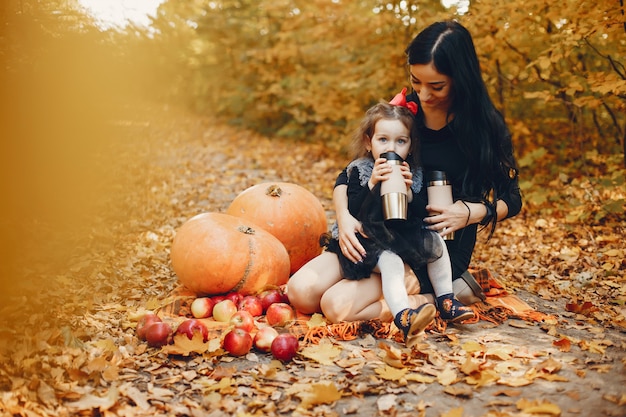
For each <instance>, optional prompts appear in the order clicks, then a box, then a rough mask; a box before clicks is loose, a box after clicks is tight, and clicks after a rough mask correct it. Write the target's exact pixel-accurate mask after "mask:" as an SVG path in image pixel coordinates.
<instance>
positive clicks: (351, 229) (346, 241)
mask: <svg viewBox="0 0 626 417" xmlns="http://www.w3.org/2000/svg"><path fill="white" fill-rule="evenodd" d="M337 226H338V227H339V247H340V248H341V252H342V253H343V254H344V256H345V257H346V258H348V259H350V260H351V261H352V262H354V263H357V262H361V261H362V260H363V257H364V256H365V249H364V248H363V246H362V245H361V243H360V242H359V239H357V237H356V234H357V233H360V234H361V236H363V237H367V236H366V235H365V233H363V225H362V224H361V222H360V221H358V220H357V219H355V218H354V217H353V216H352V215H351V214H350V212H348V211H347V210H346V211H344V212H342V213H341V214H339V213H338V214H337Z"/></svg>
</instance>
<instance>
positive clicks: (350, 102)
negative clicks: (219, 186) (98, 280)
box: [0, 0, 626, 304]
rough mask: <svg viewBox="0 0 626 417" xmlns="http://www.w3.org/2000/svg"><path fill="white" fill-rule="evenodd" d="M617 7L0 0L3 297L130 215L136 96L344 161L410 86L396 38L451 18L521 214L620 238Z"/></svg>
mask: <svg viewBox="0 0 626 417" xmlns="http://www.w3.org/2000/svg"><path fill="white" fill-rule="evenodd" d="M624 13H625V6H624V4H623V1H621V0H603V1H600V2H597V1H580V0H564V1H560V2H546V1H543V0H527V1H525V2H523V4H522V3H519V2H510V1H503V0H483V1H474V0H473V1H470V2H469V4H468V7H467V10H466V11H465V12H464V13H462V14H461V13H458V12H457V11H456V9H454V8H446V7H444V6H442V5H441V4H440V3H439V2H436V1H399V2H395V1H387V2H381V1H374V0H370V1H340V0H307V1H298V0H279V1H277V0H258V1H257V0H255V1H234V0H223V1H212V2H209V1H200V0H193V1H191V0H190V1H184V2H181V1H173V0H170V1H165V2H164V3H162V4H161V6H160V7H159V9H158V13H157V15H156V17H154V18H153V22H152V25H151V26H150V27H148V28H144V27H137V26H133V25H129V26H126V27H123V28H109V29H102V28H101V27H99V26H98V22H96V21H95V20H94V19H93V18H92V17H90V16H89V15H87V14H86V13H85V12H84V11H83V10H81V8H80V6H79V4H78V3H77V2H76V1H73V0H69V1H68V0H65V1H60V0H59V1H54V0H50V1H37V0H7V1H3V2H2V5H1V6H0V24H1V29H0V30H1V31H0V54H1V57H2V63H3V64H2V66H1V68H0V89H1V92H2V97H1V114H0V118H1V120H0V123H1V125H2V126H3V136H4V137H3V140H2V142H1V144H0V174H1V178H2V182H1V187H2V188H1V189H0V193H1V195H2V201H3V202H2V208H1V213H0V214H1V219H0V226H1V227H2V234H1V239H2V241H1V247H0V253H2V258H3V260H2V262H1V263H0V274H1V276H2V280H1V284H2V288H1V291H0V294H1V295H0V297H2V298H3V301H4V302H7V303H8V302H9V300H13V298H12V297H13V296H15V295H16V294H21V291H22V290H23V285H25V282H26V281H28V282H29V285H32V286H33V288H37V285H38V283H40V282H45V280H46V278H45V277H39V278H33V277H32V276H31V277H30V278H29V279H28V280H25V279H23V277H24V274H25V272H24V265H28V266H29V267H31V266H32V265H33V264H34V263H33V262H32V261H33V260H34V259H36V260H37V262H41V261H46V260H49V261H50V264H54V263H56V261H57V260H63V259H67V257H68V256H70V255H72V254H73V255H75V254H76V251H77V250H79V248H80V247H81V245H80V243H78V242H80V239H84V238H86V237H89V238H90V239H93V236H94V235H98V234H99V233H103V230H104V229H106V227H107V224H105V223H102V221H101V220H97V219H99V217H98V216H97V215H96V213H101V212H102V209H103V207H106V210H108V211H109V212H110V213H112V216H113V217H114V216H116V215H117V216H121V217H123V216H124V215H125V214H126V210H128V205H125V204H122V203H121V200H122V199H121V198H119V196H120V195H121V194H120V193H121V192H122V191H124V192H127V193H128V192H130V190H132V192H137V193H139V194H140V193H141V192H142V191H138V190H135V189H132V188H128V187H126V188H124V187H125V186H124V185H123V184H126V185H128V183H129V181H130V180H129V176H132V175H129V173H130V171H129V170H128V165H127V164H128V161H129V160H133V159H134V158H135V156H136V155H134V154H131V155H129V154H128V152H130V151H129V150H128V149H129V148H128V146H129V144H128V137H127V136H121V135H118V136H116V135H115V132H114V129H116V128H118V127H119V126H120V125H123V124H124V123H125V120H129V119H131V118H132V116H133V115H136V114H138V113H140V112H145V111H146V109H148V108H149V107H150V105H151V104H148V103H152V104H153V103H159V105H162V106H163V105H165V106H169V107H168V108H177V109H180V108H184V109H186V111H190V112H193V113H195V114H198V115H202V116H206V117H210V118H211V120H214V121H215V123H216V124H218V123H224V124H230V125H232V126H235V127H236V128H237V129H239V132H240V134H241V135H244V134H246V135H247V134H250V133H249V132H255V133H258V134H261V135H264V136H266V137H269V138H272V139H273V140H277V141H278V140H281V141H284V140H287V141H292V142H293V144H294V146H297V144H298V143H301V144H302V143H308V144H311V143H320V144H324V146H326V147H327V149H330V150H332V151H333V152H337V153H338V154H339V155H340V157H341V158H347V157H348V155H347V144H348V143H349V136H350V132H351V131H352V129H353V128H354V127H355V123H356V122H357V121H358V120H359V119H360V117H361V115H362V113H363V111H364V110H365V109H366V108H367V107H368V106H370V105H371V104H372V103H374V102H377V101H378V100H380V99H389V98H391V97H392V96H393V95H394V94H395V93H396V92H398V91H399V90H400V89H401V88H403V87H408V86H409V83H408V78H407V72H406V66H405V57H404V53H403V51H404V49H405V47H406V45H407V44H408V42H409V41H410V40H411V39H412V37H413V36H414V35H415V34H416V33H418V32H419V30H421V29H422V28H424V27H425V26H426V25H428V24H429V23H431V22H433V21H436V20H442V19H450V18H454V19H457V20H459V21H460V22H461V23H462V24H464V25H465V26H466V27H467V28H468V29H469V30H470V31H471V33H472V34H473V36H474V39H475V43H476V48H477V51H478V53H479V58H480V62H481V65H482V69H483V72H484V79H485V81H486V83H487V86H488V88H489V91H490V93H491V95H492V97H493V99H494V101H495V104H496V106H497V107H498V108H499V109H500V110H501V111H502V112H503V114H504V115H505V117H506V119H507V122H508V124H509V126H510V129H511V132H512V135H513V143H514V145H515V151H516V155H517V157H518V161H519V164H520V168H521V172H522V175H521V178H522V182H521V187H522V190H523V194H524V203H525V210H527V211H532V212H533V213H536V214H537V215H538V216H543V217H547V218H550V217H553V218H555V219H557V221H558V223H559V224H560V225H561V226H560V227H564V228H566V229H568V228H569V229H570V230H575V229H576V228H580V227H582V226H583V225H584V226H585V227H587V226H589V227H591V226H607V227H608V230H610V231H611V233H615V234H616V235H617V236H619V235H620V234H621V235H622V236H623V233H624V207H625V201H626V200H625V197H626V195H625V192H624V181H625V175H624V174H625V171H624V165H625V161H624V146H625V145H624V143H625V140H624V137H625V134H626V116H625V114H626V111H625V110H626V68H625V61H624V59H625V57H626V18H625V16H624ZM135 139H136V141H137V143H136V145H137V146H138V147H142V146H145V145H144V144H142V143H141V139H140V138H135ZM207 140H209V141H210V140H211V138H210V137H209V138H207ZM149 146H158V145H156V144H154V143H152V144H150V145H149ZM250 147H252V148H253V147H254V143H253V142H251V143H250ZM144 151H146V149H144ZM134 174H138V173H136V172H135V173H133V175H134ZM139 175H140V173H139ZM120 184H122V185H120ZM321 197H323V198H326V199H327V198H328V197H329V196H326V195H325V196H321ZM111 201H113V203H112V202H111ZM129 204H130V205H131V206H132V204H131V203H129ZM97 221H101V223H100V224H96V222H97ZM63 239H65V240H66V241H64V240H63ZM621 262H623V261H621V260H619V261H616V262H614V263H611V262H609V263H608V264H606V265H605V266H604V269H605V273H606V274H607V275H613V276H615V275H619V274H620V272H619V271H620V270H622V273H623V264H622V263H621ZM26 270H28V267H27V268H26ZM26 273H28V272H26ZM31 275H32V274H31ZM624 301H625V300H624V299H620V300H617V302H618V303H622V304H623V302H624Z"/></svg>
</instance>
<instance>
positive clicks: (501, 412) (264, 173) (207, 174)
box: [0, 107, 626, 417]
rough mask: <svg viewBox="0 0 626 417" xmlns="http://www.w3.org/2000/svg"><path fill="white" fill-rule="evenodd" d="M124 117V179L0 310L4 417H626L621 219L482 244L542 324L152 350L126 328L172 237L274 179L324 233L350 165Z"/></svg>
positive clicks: (299, 146)
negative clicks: (313, 200) (262, 349)
mask: <svg viewBox="0 0 626 417" xmlns="http://www.w3.org/2000/svg"><path fill="white" fill-rule="evenodd" d="M128 114H129V116H128V119H127V120H116V121H112V123H114V124H115V126H116V128H115V131H116V134H117V135H119V136H120V137H122V138H124V140H122V141H118V142H119V149H116V153H117V154H116V159H117V161H118V165H116V166H115V169H116V170H118V171H119V172H117V174H119V175H116V176H115V178H116V180H115V181H113V182H112V183H111V184H107V187H108V188H107V190H108V191H107V192H104V193H103V196H104V197H105V198H103V200H102V201H101V202H99V204H101V210H99V212H98V215H97V216H94V217H93V218H92V219H90V220H91V222H90V223H89V228H88V231H87V232H85V233H75V234H70V233H68V236H66V237H63V238H64V239H66V242H65V243H66V244H67V245H61V247H62V248H67V247H68V246H69V247H71V248H72V250H71V251H68V250H62V249H58V248H57V250H54V248H53V247H46V246H41V247H42V248H44V249H46V253H45V254H40V256H32V257H28V256H25V259H24V261H25V263H26V264H27V267H25V268H24V275H23V277H20V280H19V281H20V282H19V283H17V284H16V285H17V286H18V288H19V291H18V292H17V294H18V295H16V296H15V297H13V298H12V299H11V301H10V302H8V303H6V304H5V305H2V306H0V313H1V314H0V315H1V317H2V320H3V321H2V322H0V335H1V336H2V338H1V339H0V340H1V342H0V413H1V414H2V415H13V416H38V415H50V416H67V415H95V416H99V415H120V416H131V415H132V416H142V415H146V416H148V415H149V416H155V415H156V416H159V415H163V416H165V415H168V416H170V415H179V416H207V415H208V416H253V415H259V416H261V415H263V416H265V415H269V416H271V415H302V416H309V415H313V416H333V415H335V416H349V415H355V416H356V415H358V416H378V415H381V416H387V415H388V416H445V417H453V416H454V417H459V416H475V417H478V416H494V417H495V416H589V415H594V416H623V415H626V389H625V388H624V386H625V383H626V372H625V366H626V356H625V355H624V352H625V350H626V318H625V316H626V308H624V302H625V301H626V262H625V261H624V258H625V249H624V244H623V236H624V224H623V222H622V223H619V222H609V221H607V222H604V223H603V224H582V223H581V224H571V223H566V222H564V221H563V219H564V218H565V217H566V216H567V214H568V213H566V212H559V211H556V210H555V211H553V212H552V213H551V215H550V216H543V215H540V214H539V213H534V212H533V211H532V210H529V208H528V207H525V209H524V211H523V212H522V214H520V215H519V216H517V217H516V218H514V219H511V220H508V221H506V222H504V223H502V224H501V225H499V227H498V229H497V231H496V234H495V236H494V237H493V238H492V239H491V240H490V241H488V242H487V241H486V239H485V238H484V237H483V238H482V239H480V238H479V241H480V243H479V244H478V247H477V250H476V255H475V258H474V261H473V262H474V264H475V265H476V266H480V267H484V268H489V270H491V271H492V272H493V273H494V274H496V276H497V277H498V279H499V280H500V281H501V282H502V283H503V284H504V285H505V286H506V288H507V289H508V290H509V291H510V292H511V293H514V294H516V295H518V296H519V297H520V298H521V299H523V300H524V301H526V302H527V303H528V304H530V305H531V306H532V307H534V308H535V309H536V310H537V311H540V312H543V313H545V314H546V315H547V318H546V319H545V320H543V321H542V322H534V321H526V320H521V319H516V318H509V319H508V320H506V321H505V322H504V323H502V324H493V323H489V322H482V321H481V322H479V323H477V324H470V325H458V326H454V327H452V326H450V327H448V328H447V329H446V330H445V332H436V331H431V332H428V333H427V334H426V335H425V337H424V340H423V341H422V343H420V344H419V345H418V347H417V348H416V349H415V350H414V351H413V352H411V351H408V350H407V349H405V348H404V347H403V346H402V345H401V344H398V343H396V342H395V341H394V340H392V339H375V338H374V337H372V336H371V335H364V336H363V337H359V338H357V339H355V340H351V341H341V340H336V339H333V338H325V339H323V340H321V341H320V343H319V344H305V345H302V346H301V349H300V352H299V355H298V356H297V357H296V358H295V359H294V360H293V361H292V362H289V363H287V364H285V363H281V362H278V361H275V360H272V358H271V355H267V354H260V353H255V352H251V353H250V354H248V355H247V356H245V357H242V358H234V357H231V356H229V355H227V354H226V353H225V352H223V351H221V350H220V349H219V348H211V349H207V351H206V352H204V353H194V352H191V353H190V354H188V355H171V354H167V353H166V352H164V351H162V350H160V349H157V348H151V347H148V346H147V345H146V344H145V343H144V342H141V341H139V340H138V339H137V337H136V336H135V326H136V323H137V320H138V318H139V317H141V315H142V314H144V313H145V312H146V311H152V310H156V309H158V308H160V307H162V306H164V305H166V304H168V303H170V302H171V301H172V299H171V297H170V295H171V294H172V292H173V291H174V289H175V288H176V287H177V279H176V276H175V274H174V273H173V271H172V268H171V265H170V260H169V247H170V245H171V242H172V239H173V237H174V235H175V233H176V229H177V228H178V227H180V226H181V225H182V224H183V223H184V222H185V221H186V220H187V219H189V218H190V217H192V216H193V215H195V214H198V213H201V212H207V211H224V210H225V209H226V208H227V207H228V205H229V203H230V202H231V201H232V199H233V198H234V197H235V196H236V195H237V194H239V193H240V192H241V191H243V190H245V189H246V188H248V187H250V186H252V185H254V184H257V183H259V182H265V181H278V180H280V181H289V182H295V183H298V184H300V185H302V186H304V187H305V188H307V189H308V190H310V191H311V192H312V193H314V194H315V195H316V196H317V197H318V198H319V199H320V201H321V202H322V204H323V205H324V207H325V208H326V209H327V212H328V217H329V221H332V220H331V219H332V216H333V212H332V206H331V201H330V198H331V193H332V185H333V182H334V178H335V176H336V174H337V172H338V171H339V170H340V169H341V168H342V166H343V165H344V164H345V163H346V160H345V157H344V156H341V155H339V156H337V155H336V154H334V153H333V151H331V150H330V149H329V148H326V147H324V146H323V145H321V144H318V143H313V142H310V143H293V142H284V141H279V140H272V139H270V138H265V137H260V136H258V135H255V134H252V133H250V132H246V131H241V130H237V129H235V128H233V127H228V126H225V125H221V124H216V123H214V122H212V121H211V120H209V119H204V118H199V117H195V116H190V115H189V114H186V113H184V112H183V113H181V112H178V111H176V110H174V109H172V108H169V107H151V108H146V109H143V110H141V111H135V112H129V113H128ZM522 175H523V173H522ZM583 188H584V187H582V186H581V187H578V188H576V187H575V186H569V187H567V186H562V187H561V190H560V192H561V193H577V192H580V193H584V192H585V190H584V189H583ZM555 192H556V191H555ZM590 210H591V208H590ZM40 233H43V232H41V231H40ZM58 238H59V239H60V237H58ZM38 244H39V245H42V243H41V242H38ZM52 246H54V245H52ZM56 255H58V257H59V259H60V260H59V259H56V260H55V262H52V261H51V260H50V258H51V257H53V256H56ZM321 319H323V318H321ZM316 320H320V318H319V317H316Z"/></svg>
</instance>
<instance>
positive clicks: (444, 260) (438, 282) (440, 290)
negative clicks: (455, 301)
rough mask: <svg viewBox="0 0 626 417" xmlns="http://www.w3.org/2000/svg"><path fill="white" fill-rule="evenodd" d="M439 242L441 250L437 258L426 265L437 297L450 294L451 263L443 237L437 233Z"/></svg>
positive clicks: (451, 291) (451, 290)
mask: <svg viewBox="0 0 626 417" xmlns="http://www.w3.org/2000/svg"><path fill="white" fill-rule="evenodd" d="M437 237H438V238H439V243H440V244H441V246H442V249H443V252H442V253H441V256H440V257H439V259H436V260H435V261H433V262H430V263H428V264H427V265H426V269H427V270H428V278H429V279H430V283H431V284H432V286H433V290H435V296H437V297H439V296H441V295H445V294H452V293H453V292H454V290H453V289H452V265H451V264H450V255H448V247H447V246H446V243H445V242H444V241H443V238H442V237H441V236H439V235H437Z"/></svg>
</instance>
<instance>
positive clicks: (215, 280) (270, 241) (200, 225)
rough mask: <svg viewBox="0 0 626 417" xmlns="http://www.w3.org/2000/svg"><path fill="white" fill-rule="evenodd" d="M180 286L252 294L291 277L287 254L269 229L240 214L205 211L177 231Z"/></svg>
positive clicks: (173, 251)
mask: <svg viewBox="0 0 626 417" xmlns="http://www.w3.org/2000/svg"><path fill="white" fill-rule="evenodd" d="M170 258H171V260H172V267H173V269H174V272H175V273H176V275H177V276H178V279H179V281H180V283H181V284H183V285H184V286H185V287H186V288H187V289H189V290H191V291H193V292H195V293H196V294H198V295H215V294H223V293H227V292H230V291H239V292H241V293H242V294H254V293H257V292H258V291H260V290H262V289H263V288H265V287H267V286H278V285H283V284H285V283H286V282H287V280H288V279H289V264H290V263H289V255H288V254H287V250H286V249H285V247H284V246H283V244H282V243H281V242H280V241H279V240H278V239H277V238H276V237H274V236H273V235H271V234H270V233H269V232H267V231H265V230H263V229H262V228H261V227H259V226H257V225H255V224H253V223H252V222H251V221H249V220H246V219H243V218H241V217H235V216H231V215H228V214H224V213H203V214H199V215H197V216H195V217H192V218H191V219H189V220H187V222H185V223H184V224H183V225H182V226H181V227H180V229H178V230H177V231H176V236H174V241H173V242H172V248H171V251H170Z"/></svg>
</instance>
